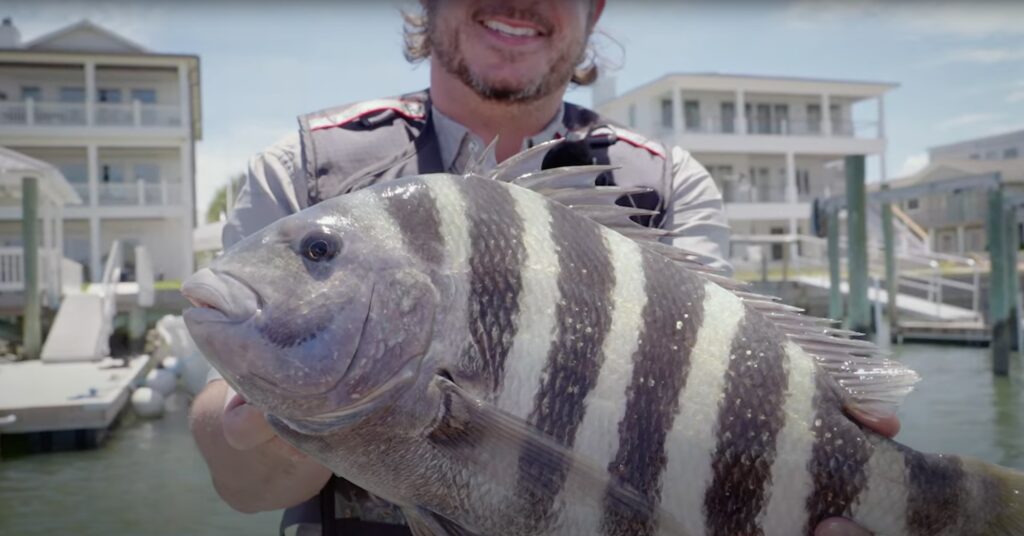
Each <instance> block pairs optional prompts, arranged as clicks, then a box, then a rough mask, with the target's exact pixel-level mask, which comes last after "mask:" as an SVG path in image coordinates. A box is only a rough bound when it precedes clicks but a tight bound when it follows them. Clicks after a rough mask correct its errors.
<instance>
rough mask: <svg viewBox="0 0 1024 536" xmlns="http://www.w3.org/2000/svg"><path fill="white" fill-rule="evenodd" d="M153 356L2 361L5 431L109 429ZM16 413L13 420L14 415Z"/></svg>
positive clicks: (0, 403)
mask: <svg viewBox="0 0 1024 536" xmlns="http://www.w3.org/2000/svg"><path fill="white" fill-rule="evenodd" d="M150 362H151V359H150V358H149V356H145V355H144V356H137V357H135V358H134V359H132V360H131V361H130V362H129V363H128V365H127V366H123V365H122V366H118V365H119V364H121V363H123V361H122V360H113V359H106V360H103V361H99V362H88V363H43V362H42V361H38V360H34V361H23V362H18V363H9V364H3V365H0V420H5V421H7V424H6V425H4V426H3V427H2V428H0V432H2V433H3V434H31V433H39V432H43V433H46V432H63V431H82V430H89V431H101V432H102V431H105V430H106V429H107V428H108V427H109V426H110V425H111V424H112V423H113V422H114V419H115V418H116V417H117V416H118V414H119V413H120V412H121V410H122V409H123V408H124V406H125V405H126V404H127V403H128V399H129V397H130V396H131V386H132V385H133V384H136V382H141V380H142V377H143V375H144V374H145V373H146V372H147V371H148V370H149V368H150ZM12 417H13V420H12V419H11V418H12Z"/></svg>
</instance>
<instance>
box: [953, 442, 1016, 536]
mask: <svg viewBox="0 0 1024 536" xmlns="http://www.w3.org/2000/svg"><path fill="white" fill-rule="evenodd" d="M962 460H963V463H964V468H965V469H967V471H968V472H971V473H974V474H975V476H978V477H980V481H981V482H982V483H983V485H982V487H981V493H982V494H983V495H984V496H983V497H980V498H979V499H981V500H980V501H979V502H981V503H982V504H981V505H979V506H981V507H982V508H984V507H985V506H987V507H988V510H989V512H988V513H989V515H988V516H986V517H987V518H988V519H987V520H986V521H987V522H985V524H984V525H983V526H984V528H983V529H982V531H981V532H979V533H978V534H980V535H982V536H1021V535H1024V473H1022V472H1020V471H1015V470H1013V469H1008V468H1006V467H1000V466H998V465H994V464H990V463H986V462H982V461H979V460H974V459H971V458H966V457H964V458H962ZM989 501H991V502H989ZM985 503H988V504H985Z"/></svg>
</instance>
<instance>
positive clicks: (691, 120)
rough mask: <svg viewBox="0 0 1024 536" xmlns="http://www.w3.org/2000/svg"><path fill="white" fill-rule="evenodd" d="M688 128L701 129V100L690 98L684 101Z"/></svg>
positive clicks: (684, 113) (684, 112)
mask: <svg viewBox="0 0 1024 536" xmlns="http://www.w3.org/2000/svg"><path fill="white" fill-rule="evenodd" d="M683 115H684V117H685V118H686V130H700V101H695V100H688V101H686V102H684V103H683Z"/></svg>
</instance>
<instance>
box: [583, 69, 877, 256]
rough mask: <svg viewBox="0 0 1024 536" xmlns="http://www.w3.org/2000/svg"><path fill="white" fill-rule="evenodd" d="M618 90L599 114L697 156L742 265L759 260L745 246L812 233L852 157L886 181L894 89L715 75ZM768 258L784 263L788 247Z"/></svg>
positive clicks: (600, 96)
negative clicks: (821, 205) (813, 216)
mask: <svg viewBox="0 0 1024 536" xmlns="http://www.w3.org/2000/svg"><path fill="white" fill-rule="evenodd" d="M614 84H615V81H614V79H605V80H603V81H601V82H599V84H598V85H597V86H596V87H595V90H594V101H595V102H594V105H595V107H596V109H597V110H598V111H599V112H601V113H602V114H604V115H605V116H607V117H609V118H610V119H612V120H615V121H617V122H619V123H621V124H623V125H626V126H629V127H630V128H632V129H635V130H636V131H637V132H640V133H642V134H644V135H646V136H648V137H651V138H653V139H657V140H659V141H661V142H662V143H664V144H665V145H669V146H673V145H678V146H680V147H682V148H683V149H686V150H688V151H690V152H691V153H692V154H693V155H694V156H695V157H696V158H697V160H698V161H700V162H701V163H702V164H703V165H704V166H705V167H706V168H707V169H708V171H709V172H710V173H711V175H712V176H713V177H714V179H715V182H716V183H717V185H718V187H719V189H720V190H721V191H722V195H723V197H724V199H725V205H726V207H725V208H726V212H727V215H728V218H729V224H730V226H731V227H732V234H733V236H734V239H735V240H734V244H733V247H732V252H731V257H732V259H733V261H734V262H737V263H742V262H744V261H751V260H761V258H762V251H764V250H763V249H762V247H761V246H748V245H745V242H744V241H745V240H746V239H750V238H753V237H762V236H764V235H788V236H789V237H792V238H796V237H799V236H801V235H806V234H808V233H809V231H810V229H809V218H810V212H811V207H810V204H811V202H812V200H813V199H814V198H816V197H822V196H828V195H834V194H838V193H842V192H843V191H844V188H845V181H844V173H843V165H842V164H843V158H844V157H846V156H849V155H865V156H878V157H880V158H879V162H880V168H881V170H882V171H881V173H882V176H883V177H884V173H885V172H884V169H885V149H886V139H885V111H884V95H885V94H886V93H888V92H889V91H891V90H892V89H894V88H896V87H897V85H896V84H891V83H879V82H857V81H843V80H825V79H810V78H791V77H775V76H749V75H727V74H715V73H695V74H684V73H674V74H667V75H665V76H663V77H661V78H658V79H657V80H654V81H652V82H648V83H646V84H644V85H642V86H640V87H637V88H634V89H631V90H629V91H627V92H625V93H622V94H616V91H615V87H614ZM792 243H793V244H794V246H793V248H794V249H795V250H796V251H793V252H792V253H796V254H800V253H803V254H805V255H813V254H817V253H818V252H817V251H813V252H812V251H802V250H803V249H804V247H803V243H802V242H800V241H793V242H792ZM767 254H768V255H770V259H771V260H778V259H781V258H782V257H783V254H784V246H783V243H782V242H781V241H780V242H778V243H774V244H773V245H772V246H771V247H770V248H769V249H768V250H767Z"/></svg>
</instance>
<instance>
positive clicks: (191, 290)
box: [181, 268, 260, 324]
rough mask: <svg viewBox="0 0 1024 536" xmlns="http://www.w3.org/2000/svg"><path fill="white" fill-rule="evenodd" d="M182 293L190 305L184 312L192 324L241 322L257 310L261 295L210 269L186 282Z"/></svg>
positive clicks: (242, 283)
mask: <svg viewBox="0 0 1024 536" xmlns="http://www.w3.org/2000/svg"><path fill="white" fill-rule="evenodd" d="M181 294H182V295H183V296H184V297H185V299H187V300H188V301H189V302H190V303H191V304H192V306H193V307H192V308H190V309H187V310H185V313H184V315H185V319H186V320H188V321H191V322H216V323H225V324H236V323H242V322H245V321H247V320H249V319H250V318H252V317H253V316H255V315H256V313H257V312H259V310H260V296H259V294H258V293H257V292H256V291H255V290H254V289H253V288H252V287H250V286H249V285H247V284H245V283H244V282H242V281H241V280H240V279H238V278H236V277H234V276H232V275H230V274H227V273H224V272H215V271H213V270H211V269H209V268H203V269H202V270H199V271H198V272H196V273H195V274H193V275H192V276H191V277H189V278H188V279H186V280H185V282H184V283H183V284H182V285H181Z"/></svg>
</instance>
